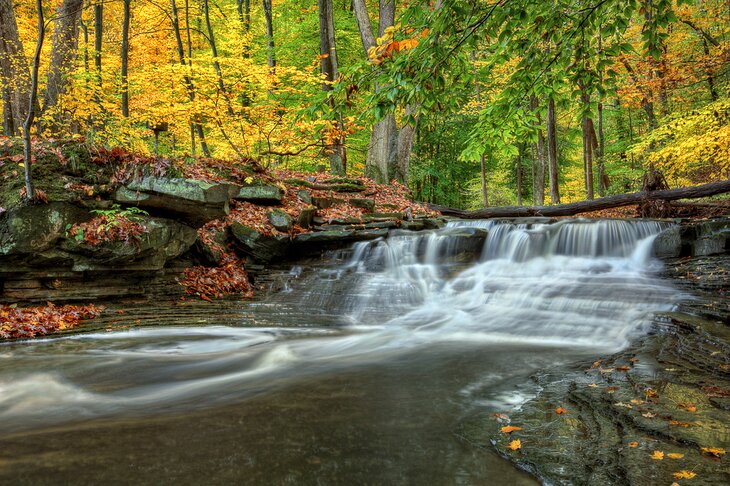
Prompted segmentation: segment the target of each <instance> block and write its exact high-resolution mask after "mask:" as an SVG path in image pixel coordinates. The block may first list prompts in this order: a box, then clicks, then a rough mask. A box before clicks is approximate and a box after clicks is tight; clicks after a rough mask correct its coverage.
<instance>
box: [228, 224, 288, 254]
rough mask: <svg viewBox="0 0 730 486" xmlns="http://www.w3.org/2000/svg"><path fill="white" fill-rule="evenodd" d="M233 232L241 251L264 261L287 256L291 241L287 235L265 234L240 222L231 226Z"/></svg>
mask: <svg viewBox="0 0 730 486" xmlns="http://www.w3.org/2000/svg"><path fill="white" fill-rule="evenodd" d="M231 233H232V234H233V237H234V239H235V241H236V244H237V246H238V247H239V248H240V249H241V251H243V252H244V253H246V254H247V255H249V256H251V257H252V258H254V259H256V260H259V261H262V262H270V261H271V260H274V259H275V258H281V257H283V256H285V255H286V253H287V251H288V250H289V245H290V242H291V240H290V238H289V236H287V235H277V236H270V235H265V234H263V233H261V232H259V231H256V230H255V229H253V228H249V227H248V226H245V225H243V224H241V223H238V222H235V223H233V225H232V226H231Z"/></svg>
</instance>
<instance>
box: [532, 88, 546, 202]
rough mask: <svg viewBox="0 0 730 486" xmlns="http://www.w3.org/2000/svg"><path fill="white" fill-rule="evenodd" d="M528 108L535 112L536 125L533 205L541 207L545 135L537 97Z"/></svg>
mask: <svg viewBox="0 0 730 486" xmlns="http://www.w3.org/2000/svg"><path fill="white" fill-rule="evenodd" d="M530 105H531V106H530V107H531V108H532V110H533V111H534V112H535V115H536V118H537V119H536V121H535V124H536V125H537V146H536V157H535V163H534V164H533V165H534V169H535V175H534V178H533V181H532V185H533V194H532V195H533V199H534V201H535V204H537V205H538V206H542V205H543V204H545V165H546V163H545V159H546V158H547V154H546V152H547V147H546V146H545V145H546V144H545V133H544V132H543V131H542V128H540V127H541V125H542V119H541V118H540V112H539V109H538V108H539V101H538V99H537V97H535V96H533V97H532V99H531V100H530Z"/></svg>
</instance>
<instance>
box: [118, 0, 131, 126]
mask: <svg viewBox="0 0 730 486" xmlns="http://www.w3.org/2000/svg"><path fill="white" fill-rule="evenodd" d="M131 2H132V0H124V16H123V18H122V52H121V54H120V57H121V61H122V116H124V117H125V118H126V117H129V79H128V77H127V75H128V70H129V22H130V17H131V13H130V4H131Z"/></svg>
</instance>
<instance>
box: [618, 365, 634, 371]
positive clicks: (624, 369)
mask: <svg viewBox="0 0 730 486" xmlns="http://www.w3.org/2000/svg"><path fill="white" fill-rule="evenodd" d="M630 369H631V368H630V367H629V366H617V367H616V371H629V370H630Z"/></svg>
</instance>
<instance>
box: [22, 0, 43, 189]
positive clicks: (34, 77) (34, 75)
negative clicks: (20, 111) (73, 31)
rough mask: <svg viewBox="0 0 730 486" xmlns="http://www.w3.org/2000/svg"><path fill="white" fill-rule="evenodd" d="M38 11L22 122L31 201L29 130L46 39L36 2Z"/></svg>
mask: <svg viewBox="0 0 730 486" xmlns="http://www.w3.org/2000/svg"><path fill="white" fill-rule="evenodd" d="M36 9H37V10H38V40H37V41H36V47H35V54H34V55H33V64H32V65H31V73H30V96H29V97H28V113H27V115H26V116H25V120H24V121H23V156H24V159H25V164H24V165H25V174H24V175H25V197H26V198H27V199H28V200H29V201H31V200H33V197H34V195H35V194H34V191H33V180H32V179H31V166H32V162H33V156H32V155H31V145H30V130H31V128H32V127H33V120H34V119H35V111H36V107H37V106H38V69H39V67H40V64H41V51H42V50H43V41H44V39H45V37H46V23H45V19H44V17H43V1H42V0H36Z"/></svg>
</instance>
